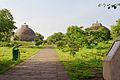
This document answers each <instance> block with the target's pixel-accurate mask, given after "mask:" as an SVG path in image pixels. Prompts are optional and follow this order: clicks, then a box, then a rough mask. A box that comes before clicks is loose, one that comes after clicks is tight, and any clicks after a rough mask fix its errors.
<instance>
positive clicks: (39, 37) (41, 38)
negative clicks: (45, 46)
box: [34, 32, 44, 46]
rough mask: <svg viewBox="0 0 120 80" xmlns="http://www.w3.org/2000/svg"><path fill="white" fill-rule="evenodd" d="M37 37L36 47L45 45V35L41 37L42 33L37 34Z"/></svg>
mask: <svg viewBox="0 0 120 80" xmlns="http://www.w3.org/2000/svg"><path fill="white" fill-rule="evenodd" d="M35 35H36V37H35V40H34V41H35V45H36V46H39V45H41V44H42V43H43V39H44V36H43V35H41V34H40V33H37V32H36V33H35Z"/></svg>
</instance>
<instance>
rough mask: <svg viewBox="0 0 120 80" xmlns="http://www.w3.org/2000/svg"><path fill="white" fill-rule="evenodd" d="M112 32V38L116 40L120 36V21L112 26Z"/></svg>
mask: <svg viewBox="0 0 120 80" xmlns="http://www.w3.org/2000/svg"><path fill="white" fill-rule="evenodd" d="M111 30H112V37H113V38H114V39H115V38H117V37H118V36H120V19H118V20H117V21H116V24H115V25H112V26H111Z"/></svg>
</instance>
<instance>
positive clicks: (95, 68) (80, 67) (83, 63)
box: [56, 48, 108, 80]
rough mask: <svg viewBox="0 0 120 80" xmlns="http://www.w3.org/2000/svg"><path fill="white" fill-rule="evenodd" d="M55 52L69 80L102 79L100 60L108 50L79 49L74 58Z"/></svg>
mask: <svg viewBox="0 0 120 80" xmlns="http://www.w3.org/2000/svg"><path fill="white" fill-rule="evenodd" d="M56 51H57V52H58V56H59V59H60V61H61V62H62V63H63V64H64V67H65V69H66V70H67V72H68V75H69V76H70V77H71V80H79V79H80V80H81V79H82V80H83V79H85V80H86V79H91V80H94V79H93V78H95V77H97V78H102V59H103V56H104V54H105V53H106V52H107V51H108V48H105V49H96V48H93V49H88V48H81V49H80V50H79V52H78V53H77V54H76V55H75V56H74V57H73V56H71V55H70V54H69V53H68V52H62V51H61V50H58V49H56ZM97 80H98V79H97ZM99 80H101V79H99Z"/></svg>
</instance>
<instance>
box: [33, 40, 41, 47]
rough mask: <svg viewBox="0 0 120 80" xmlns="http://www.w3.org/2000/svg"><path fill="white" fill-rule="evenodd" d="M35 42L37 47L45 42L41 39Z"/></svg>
mask: <svg viewBox="0 0 120 80" xmlns="http://www.w3.org/2000/svg"><path fill="white" fill-rule="evenodd" d="M34 41H35V45H36V46H39V45H41V44H42V43H43V41H42V40H39V39H35V40H34Z"/></svg>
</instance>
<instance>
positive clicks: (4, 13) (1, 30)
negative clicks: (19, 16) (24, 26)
mask: <svg viewBox="0 0 120 80" xmlns="http://www.w3.org/2000/svg"><path fill="white" fill-rule="evenodd" d="M13 19H14V18H13V16H12V14H11V13H10V11H9V10H7V9H2V10H0V41H10V38H11V36H12V31H13V30H14V29H16V28H17V27H16V26H15V25H14V23H15V22H14V21H13Z"/></svg>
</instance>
